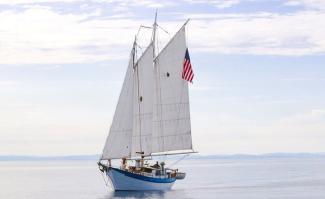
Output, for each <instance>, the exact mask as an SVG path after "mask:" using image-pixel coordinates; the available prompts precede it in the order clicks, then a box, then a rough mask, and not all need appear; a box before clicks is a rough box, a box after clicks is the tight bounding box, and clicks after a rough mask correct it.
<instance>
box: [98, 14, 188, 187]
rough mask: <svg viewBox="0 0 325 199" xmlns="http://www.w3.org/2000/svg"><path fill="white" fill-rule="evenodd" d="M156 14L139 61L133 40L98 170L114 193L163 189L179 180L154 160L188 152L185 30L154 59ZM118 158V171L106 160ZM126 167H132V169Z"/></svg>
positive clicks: (180, 176) (175, 171)
mask: <svg viewBox="0 0 325 199" xmlns="http://www.w3.org/2000/svg"><path fill="white" fill-rule="evenodd" d="M156 19H157V15H156V17H155V22H154V24H153V27H152V29H153V33H152V40H151V42H150V44H149V46H148V47H147V48H146V50H145V51H144V52H143V54H142V55H141V56H140V58H139V59H136V58H137V48H138V46H137V41H136V39H137V38H136V39H135V41H134V44H133V47H132V51H131V55H130V59H129V65H128V69H127V72H126V75H125V78H124V83H123V87H122V90H121V93H120V96H119V101H118V104H117V106H116V110H115V114H114V118H113V122H112V125H111V128H110V132H109V135H108V137H107V140H106V143H105V146H104V149H103V154H102V156H101V159H100V160H99V162H98V165H99V169H100V170H101V171H102V172H103V173H106V175H107V176H108V177H109V179H110V181H111V184H112V186H113V187H114V189H115V190H169V189H171V187H172V186H173V184H174V183H175V181H176V180H181V179H184V178H185V173H184V172H180V171H178V169H172V168H166V166H165V163H164V162H160V163H159V162H156V163H155V164H153V163H150V160H151V159H152V157H153V156H155V155H172V154H187V153H193V148H192V136H191V121H190V106H189V94H188V82H192V80H193V78H194V73H193V70H192V66H191V63H190V57H189V54H188V49H187V45H186V36H185V26H186V24H187V22H188V21H186V23H185V24H184V25H183V26H182V27H181V28H180V30H179V31H178V32H177V33H176V34H175V35H174V37H173V38H172V39H171V40H170V41H169V42H168V43H167V45H166V46H165V47H164V48H163V49H162V50H161V51H160V52H158V53H157V55H156V46H155V44H156V42H157V41H156V29H157V27H158V25H157V22H156ZM114 159H121V166H119V167H116V166H112V160H114ZM131 162H134V164H133V165H132V163H131Z"/></svg>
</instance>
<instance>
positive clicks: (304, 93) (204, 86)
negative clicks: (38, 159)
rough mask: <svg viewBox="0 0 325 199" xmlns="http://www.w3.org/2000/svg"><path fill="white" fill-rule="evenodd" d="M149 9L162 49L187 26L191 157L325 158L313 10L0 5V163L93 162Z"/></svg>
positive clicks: (195, 4) (324, 61) (317, 11)
mask: <svg viewBox="0 0 325 199" xmlns="http://www.w3.org/2000/svg"><path fill="white" fill-rule="evenodd" d="M156 9H158V24H159V26H160V27H161V28H159V30H158V33H157V34H158V40H159V41H160V42H159V45H158V48H160V49H161V48H163V46H164V44H165V43H166V41H167V40H168V38H171V37H172V36H173V34H174V33H175V32H176V31H177V30H178V28H180V27H181V25H182V24H183V23H184V22H185V21H186V19H188V18H190V19H191V20H190V22H189V24H188V26H187V43H188V48H189V52H190V56H191V62H192V66H193V70H194V73H195V77H194V83H193V84H191V85H190V86H189V87H190V105H191V120H192V136H193V145H194V149H195V150H196V151H199V152H200V153H201V154H238V153H249V154H260V153H275V152H289V153H297V152H325V20H323V19H324V18H325V1H323V0H179V1H175V0H174V1H170V0H166V1H158V0H88V1H85V0H65V1H63V0H31V1H29V0H0V146H1V147H0V155H13V154H16V155H72V154H99V153H101V151H102V148H103V145H104V142H105V139H106V136H107V134H108V131H109V127H110V123H111V121H112V117H113V114H114V110H115V105H116V103H117V100H118V95H119V92H120V89H121V87H122V83H123V82H122V81H123V78H124V74H125V72H126V67H127V63H128V56H129V53H130V50H131V46H132V42H133V39H134V36H135V35H136V34H137V32H138V29H139V26H140V25H145V26H151V25H152V24H153V20H154V14H155V10H156ZM150 34H151V30H150V29H143V30H141V31H140V32H139V35H138V37H139V45H140V46H142V47H143V48H142V49H143V50H144V49H145V46H146V45H147V42H148V41H149V38H150Z"/></svg>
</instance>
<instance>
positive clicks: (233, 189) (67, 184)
mask: <svg viewBox="0 0 325 199" xmlns="http://www.w3.org/2000/svg"><path fill="white" fill-rule="evenodd" d="M177 167H178V168H179V169H181V170H183V171H185V172H186V173H187V176H186V178H185V180H183V181H177V182H176V184H175V185H174V187H173V189H172V190H171V191H167V192H114V191H112V189H111V187H110V185H109V186H106V185H105V183H104V180H103V178H102V175H101V173H100V172H99V171H98V169H97V165H96V161H30V162H28V161H2V162H1V161H0V198H1V199H109V198H166V199H174V198H177V199H191V198H193V199H194V198H199V199H204V198H213V199H257V198H258V199H260V198H262V199H273V198H279V199H293V198H294V199H307V198H308V199H324V198H325V159H324V158H256V159H250V158H247V159H245V158H242V159H241V158H239V159H197V160H193V159H188V160H183V161H182V162H180V163H178V164H177Z"/></svg>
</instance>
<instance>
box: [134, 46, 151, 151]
mask: <svg viewBox="0 0 325 199" xmlns="http://www.w3.org/2000/svg"><path fill="white" fill-rule="evenodd" d="M152 60H153V45H152V43H151V44H150V45H149V46H148V48H147V49H146V50H145V52H144V53H143V54H142V56H141V57H140V58H139V60H138V62H137V63H136V64H135V68H134V104H133V115H134V120H133V133H132V153H131V154H132V156H139V154H138V152H144V154H145V155H147V154H150V153H151V136H152V111H153V88H154V87H153V84H154V80H153V61H152Z"/></svg>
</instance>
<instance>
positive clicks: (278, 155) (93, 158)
mask: <svg viewBox="0 0 325 199" xmlns="http://www.w3.org/2000/svg"><path fill="white" fill-rule="evenodd" d="M180 156H181V155H178V156H170V157H171V158H178V157H180ZM99 157H100V155H99V154H94V155H70V156H23V155H5V156H0V161H49V160H52V161H67V160H70V161H78V160H79V161H80V160H89V161H97V160H98V159H99ZM263 158H325V153H267V154H258V155H252V154H233V155H221V154H220V155H200V154H194V155H190V156H188V157H187V158H186V159H263Z"/></svg>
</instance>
